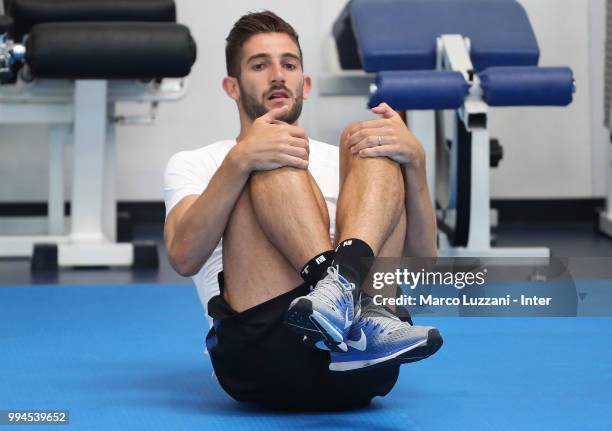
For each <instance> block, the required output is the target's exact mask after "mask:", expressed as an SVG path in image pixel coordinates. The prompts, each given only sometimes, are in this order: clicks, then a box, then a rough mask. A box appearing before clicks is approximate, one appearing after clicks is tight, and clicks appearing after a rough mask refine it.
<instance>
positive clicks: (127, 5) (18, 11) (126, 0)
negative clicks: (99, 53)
mask: <svg viewBox="0 0 612 431" xmlns="http://www.w3.org/2000/svg"><path fill="white" fill-rule="evenodd" d="M4 10H5V13H6V14H7V15H11V16H12V17H13V18H14V19H15V37H16V39H17V40H21V37H22V36H23V35H24V34H26V33H28V32H29V31H30V29H31V28H32V26H34V25H36V24H41V23H45V22H75V21H107V22H108V21H140V22H143V21H144V22H151V21H159V22H162V21H165V22H174V21H176V8H175V4H174V0H5V2H4Z"/></svg>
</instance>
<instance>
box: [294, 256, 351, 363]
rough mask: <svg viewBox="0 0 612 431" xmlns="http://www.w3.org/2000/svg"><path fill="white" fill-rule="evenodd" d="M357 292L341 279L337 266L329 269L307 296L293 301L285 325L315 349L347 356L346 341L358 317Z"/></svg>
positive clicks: (345, 280)
mask: <svg viewBox="0 0 612 431" xmlns="http://www.w3.org/2000/svg"><path fill="white" fill-rule="evenodd" d="M354 292H355V285H354V284H353V283H349V281H348V280H347V279H346V278H344V277H343V276H342V275H340V273H339V272H338V267H337V266H330V267H329V268H327V275H326V276H325V277H324V278H323V279H321V280H320V281H319V282H318V283H317V285H316V286H315V287H314V289H312V291H311V292H310V293H309V294H308V295H306V296H301V297H299V298H296V299H294V300H293V302H292V303H291V305H290V306H289V309H288V310H287V314H286V315H285V323H286V324H287V326H288V327H289V329H291V330H292V331H294V332H297V333H298V334H301V335H303V336H304V340H305V341H306V340H308V343H309V344H310V345H312V346H313V347H316V348H319V349H322V350H331V351H333V352H346V351H347V350H348V347H347V345H346V343H345V341H346V340H347V337H348V333H349V330H350V328H351V325H352V323H353V321H354V320H355V318H356V317H358V316H359V308H360V307H359V300H355V294H354Z"/></svg>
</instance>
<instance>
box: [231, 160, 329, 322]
mask: <svg viewBox="0 0 612 431" xmlns="http://www.w3.org/2000/svg"><path fill="white" fill-rule="evenodd" d="M272 172H275V171H270V173H272ZM303 172H304V173H306V174H307V175H305V176H304V177H303V178H305V179H306V182H305V183H302V182H301V181H299V180H297V181H296V180H295V178H293V180H294V181H295V182H296V183H297V185H296V184H295V183H293V184H292V183H290V182H289V181H292V180H291V179H287V178H284V179H283V178H282V177H283V175H280V176H275V175H272V176H270V177H269V178H261V177H260V178H259V179H255V178H257V176H251V179H250V180H249V184H248V185H247V186H246V187H245V188H244V190H243V191H242V194H241V195H240V197H239V198H238V201H237V202H236V205H235V207H234V210H233V212H232V214H231V216H230V220H229V222H228V225H227V228H226V230H225V232H224V235H223V270H224V277H225V291H224V297H225V300H226V301H227V302H228V304H230V306H231V307H232V308H233V309H234V310H236V311H244V310H246V309H248V308H251V307H253V306H255V305H257V304H261V303H262V302H265V301H267V300H269V299H272V298H274V297H276V296H278V295H281V294H283V293H286V292H288V291H290V290H292V289H293V288H295V287H296V286H298V285H299V284H301V283H302V281H303V280H302V278H301V277H300V275H299V273H298V270H299V269H301V266H300V267H299V268H298V267H297V266H296V265H295V264H293V263H292V262H291V261H290V260H289V258H288V257H286V254H285V251H284V250H281V249H279V248H278V247H277V246H276V245H275V244H274V243H273V242H272V240H271V239H269V237H268V233H267V232H264V229H262V226H261V225H260V223H259V219H262V221H263V222H264V223H265V224H266V225H267V226H268V229H270V231H271V232H270V236H274V235H276V236H275V240H276V241H278V242H279V243H280V244H281V245H283V246H284V247H283V248H285V249H289V253H288V254H291V252H294V251H295V250H294V249H291V247H293V246H294V245H295V248H296V249H297V250H299V253H301V256H307V255H308V253H312V254H310V255H308V257H305V258H304V257H299V256H298V257H296V256H295V255H294V256H293V259H294V261H296V262H297V261H299V259H305V260H304V262H303V263H302V264H301V265H304V264H305V263H306V262H307V261H308V259H310V258H312V257H313V256H315V255H316V254H317V253H319V252H320V251H325V250H329V249H331V243H330V239H329V216H328V214H327V207H326V205H325V200H324V199H323V196H322V194H321V191H320V190H319V187H318V186H317V184H316V182H315V181H314V179H313V178H312V177H311V176H310V174H309V173H308V172H307V171H303ZM290 175H293V173H291V174H290ZM268 179H271V180H272V181H270V182H268V181H267V180H268ZM254 180H255V181H254ZM259 180H260V181H259ZM277 180H278V183H280V185H281V186H280V187H277V190H275V188H274V187H273V186H272V184H273V183H274V182H276V181H277ZM283 180H284V181H283ZM258 181H259V182H258ZM253 182H255V183H257V184H252V183H253ZM291 186H293V187H299V188H298V189H297V190H296V189H291ZM253 188H255V189H257V190H256V193H257V197H255V196H253V195H252V192H251V190H252V189H253ZM287 192H290V193H287ZM261 194H264V195H263V197H262V196H261ZM283 194H290V197H287V200H286V201H285V202H283V203H282V204H280V203H270V202H269V203H268V205H269V207H268V208H264V209H263V211H262V214H257V213H256V211H255V208H254V207H255V205H254V202H257V201H258V199H260V198H261V200H262V201H274V200H275V199H277V198H278V196H280V195H283ZM268 198H270V199H268ZM310 198H312V199H310ZM309 199H310V200H309ZM307 200H309V201H310V202H311V205H312V206H311V207H309V206H305V205H304V202H305V201H307ZM293 201H296V202H297V204H296V206H298V208H301V209H302V210H303V211H304V212H303V213H299V212H298V213H297V215H293V217H294V219H293V222H298V221H297V219H298V218H300V217H305V214H308V215H309V217H312V219H311V220H310V221H306V220H305V221H304V222H303V225H298V226H297V227H296V228H295V229H296V231H298V230H299V231H306V232H308V233H306V234H304V235H312V236H314V234H312V232H311V231H310V230H315V231H316V232H321V233H320V235H321V236H323V234H322V232H325V239H326V241H318V242H317V243H320V244H321V245H320V246H319V247H322V248H321V250H320V251H319V250H316V251H309V250H315V249H316V248H317V247H316V246H314V243H313V242H311V241H310V240H311V239H312V236H305V237H303V239H300V238H297V235H296V236H294V237H292V236H291V235H289V234H287V233H283V232H282V229H292V228H293V227H291V223H288V222H287V220H286V219H290V217H292V214H293V211H294V210H295V208H296V207H294V206H292V203H291V202H293ZM261 204H262V202H258V206H265V205H261ZM259 216H262V217H259ZM309 229H310V230H309ZM279 238H286V241H287V242H283V241H285V239H279ZM298 265H299V264H298Z"/></svg>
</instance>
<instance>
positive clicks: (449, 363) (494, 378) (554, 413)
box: [0, 285, 612, 431]
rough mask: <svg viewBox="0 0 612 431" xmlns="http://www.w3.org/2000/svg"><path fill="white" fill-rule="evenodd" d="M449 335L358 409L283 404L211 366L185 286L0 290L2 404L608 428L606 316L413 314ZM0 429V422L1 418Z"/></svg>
mask: <svg viewBox="0 0 612 431" xmlns="http://www.w3.org/2000/svg"><path fill="white" fill-rule="evenodd" d="M417 324H434V325H436V326H438V327H439V328H440V330H441V332H442V334H443V336H444V337H445V344H444V346H443V347H442V349H441V350H440V352H438V354H436V355H435V356H434V357H432V358H430V359H428V360H426V361H423V362H419V363H415V364H408V365H404V366H403V367H402V373H401V376H400V379H399V381H398V384H397V386H396V387H395V389H394V390H393V391H392V392H391V394H390V395H389V396H387V397H385V398H378V399H376V400H375V401H374V402H373V403H372V406H371V407H369V408H366V409H362V410H357V411H353V412H345V413H333V414H328V413H326V414H279V413H276V412H269V411H265V410H260V409H256V408H253V407H247V406H243V405H240V404H238V403H236V402H235V401H233V400H232V399H230V398H229V397H228V396H227V395H226V394H225V393H224V392H223V390H222V389H221V388H220V387H219V386H218V384H217V382H216V380H215V378H214V377H213V376H212V368H211V365H210V362H209V360H208V357H207V356H205V354H204V335H205V332H206V329H207V328H206V321H205V318H204V316H203V312H202V309H201V306H200V303H199V300H198V298H197V295H196V293H195V289H194V288H193V287H191V286H189V285H115V286H16V287H0V410H7V409H19V410H23V409H45V410H69V411H70V424H69V425H68V426H65V427H63V426H31V427H28V426H19V427H17V428H15V429H16V430H22V429H33V430H42V429H52V430H56V431H57V430H62V429H77V430H131V429H137V430H151V431H154V430H190V429H194V430H207V431H208V430H223V431H230V430H231V431H233V430H267V431H269V430H290V429H291V430H292V429H302V430H309V429H312V430H316V431H323V430H344V429H346V430H381V431H391V430H445V431H446V430H454V431H458V430H466V431H467V430H469V431H478V430H495V431H504V430H508V431H510V430H511V431H515V430H521V431H525V430H556V431H559V430H609V429H612V419H611V418H610V416H609V415H608V414H606V413H604V412H606V411H608V409H609V407H610V405H612V319H610V318H521V319H519V318H437V319H432V318H427V319H426V318H420V317H417ZM0 427H1V426H0Z"/></svg>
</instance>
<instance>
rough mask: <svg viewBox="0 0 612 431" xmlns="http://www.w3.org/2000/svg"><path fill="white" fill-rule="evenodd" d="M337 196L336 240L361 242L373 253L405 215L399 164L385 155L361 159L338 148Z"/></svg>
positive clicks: (378, 249) (375, 252)
mask: <svg viewBox="0 0 612 431" xmlns="http://www.w3.org/2000/svg"><path fill="white" fill-rule="evenodd" d="M340 184H341V190H340V197H339V199H338V208H337V215H336V233H337V235H336V238H337V242H340V241H342V240H345V239H347V238H359V239H361V240H362V241H365V242H366V243H367V244H368V245H369V246H370V247H371V248H372V250H373V251H374V255H375V256H377V255H378V254H379V253H380V251H381V250H382V247H383V245H384V244H385V242H386V241H387V239H388V238H389V236H390V235H391V233H392V232H393V231H394V230H395V227H396V225H397V224H398V222H399V221H400V219H401V215H402V213H404V215H405V204H404V182H403V177H402V172H401V170H400V166H399V165H398V164H397V163H396V162H394V161H392V160H390V159H388V158H386V157H376V158H361V157H359V156H358V155H352V154H351V153H350V151H349V150H348V148H346V147H345V146H344V145H342V146H341V148H340Z"/></svg>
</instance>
